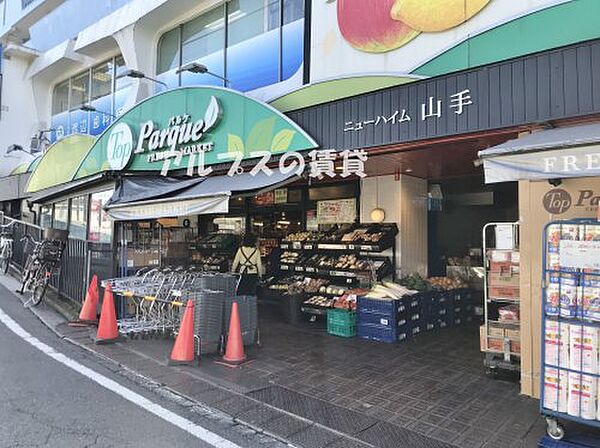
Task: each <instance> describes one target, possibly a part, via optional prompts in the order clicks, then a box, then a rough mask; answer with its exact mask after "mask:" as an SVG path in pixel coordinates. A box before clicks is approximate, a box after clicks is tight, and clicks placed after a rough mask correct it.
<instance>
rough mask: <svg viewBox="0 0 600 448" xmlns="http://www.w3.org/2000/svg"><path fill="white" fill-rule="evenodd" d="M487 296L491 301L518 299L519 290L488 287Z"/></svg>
mask: <svg viewBox="0 0 600 448" xmlns="http://www.w3.org/2000/svg"><path fill="white" fill-rule="evenodd" d="M488 296H489V297H490V298H491V299H518V298H519V288H510V287H499V286H493V287H492V286H490V288H489V290H488Z"/></svg>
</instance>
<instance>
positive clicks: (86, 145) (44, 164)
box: [27, 134, 96, 193]
mask: <svg viewBox="0 0 600 448" xmlns="http://www.w3.org/2000/svg"><path fill="white" fill-rule="evenodd" d="M95 141H96V138H95V137H91V136H89V135H82V134H74V135H70V136H68V137H65V138H64V139H62V140H59V141H58V142H56V143H55V144H53V145H52V146H50V147H49V148H48V149H47V150H46V152H45V153H44V155H43V156H42V157H41V158H40V159H39V162H36V166H35V167H34V169H33V172H32V173H31V177H30V178H29V183H28V184H27V192H28V193H35V192H36V191H40V190H44V189H46V188H51V187H55V186H57V185H61V184H64V183H67V182H70V181H71V180H72V179H73V176H74V175H75V173H76V172H77V169H78V168H79V166H80V165H81V162H82V161H83V159H84V158H85V156H86V155H87V154H88V152H89V150H90V148H91V147H92V146H93V144H94V142H95Z"/></svg>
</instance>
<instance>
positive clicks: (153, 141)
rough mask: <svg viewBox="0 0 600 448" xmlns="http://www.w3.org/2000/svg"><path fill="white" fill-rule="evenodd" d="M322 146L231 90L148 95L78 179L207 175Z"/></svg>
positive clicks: (101, 141) (108, 135)
mask: <svg viewBox="0 0 600 448" xmlns="http://www.w3.org/2000/svg"><path fill="white" fill-rule="evenodd" d="M317 146H318V145H317V143H316V142H315V141H314V140H313V139H312V138H311V137H310V136H309V135H308V134H307V133H306V132H304V130H302V129H301V128H300V127H299V126H298V125H296V124H295V123H294V122H293V121H292V120H290V119H289V118H288V117H286V116H285V115H283V114H281V113H280V112H278V111H277V110H275V109H273V108H272V107H270V106H269V105H267V104H264V103H261V102H259V101H256V100H254V99H252V98H250V97H248V96H246V95H243V94H241V93H239V92H236V91H233V90H229V89H223V88H216V87H184V88H180V89H173V90H169V91H167V92H164V93H160V94H158V95H155V96H153V97H150V98H148V99H146V100H144V101H142V102H140V103H139V104H138V105H136V106H135V107H133V108H132V109H130V110H129V111H127V112H126V113H125V114H123V115H122V116H120V117H119V119H118V120H116V121H115V122H114V123H113V124H112V125H111V126H110V127H109V128H108V129H107V130H106V131H105V132H104V133H103V134H102V135H101V136H100V137H99V138H98V140H97V142H96V144H94V146H93V147H92V148H91V149H90V150H89V152H88V154H87V156H86V157H85V159H84V160H83V162H82V163H81V165H80V166H79V169H78V171H77V173H76V174H75V176H74V178H73V179H74V180H75V179H80V178H83V177H86V176H90V175H93V174H96V173H98V172H101V171H113V172H159V173H161V174H163V175H167V174H168V173H170V172H173V171H175V170H180V171H182V170H183V171H185V172H186V173H187V174H188V175H189V176H197V175H199V176H205V175H206V172H207V171H210V165H215V164H219V163H227V162H231V161H232V159H233V158H234V157H235V156H237V155H238V154H241V155H242V156H243V157H242V158H243V159H252V158H260V157H262V155H264V153H268V154H273V155H276V154H282V153H285V152H288V151H302V150H307V149H314V148H316V147H317ZM206 167H208V168H206Z"/></svg>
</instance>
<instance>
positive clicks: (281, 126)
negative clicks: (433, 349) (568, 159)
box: [32, 42, 600, 395]
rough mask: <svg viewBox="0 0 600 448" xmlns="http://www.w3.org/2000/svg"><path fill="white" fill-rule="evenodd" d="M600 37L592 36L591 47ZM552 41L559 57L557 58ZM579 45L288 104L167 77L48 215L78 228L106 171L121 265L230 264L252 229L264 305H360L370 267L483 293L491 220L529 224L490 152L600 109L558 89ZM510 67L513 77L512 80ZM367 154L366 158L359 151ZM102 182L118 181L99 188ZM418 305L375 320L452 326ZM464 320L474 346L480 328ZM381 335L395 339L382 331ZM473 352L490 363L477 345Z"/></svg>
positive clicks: (86, 158) (104, 142)
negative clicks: (493, 177) (84, 200)
mask: <svg viewBox="0 0 600 448" xmlns="http://www.w3.org/2000/svg"><path fill="white" fill-rule="evenodd" d="M598 45H599V44H598V43H597V42H596V43H594V42H592V43H589V44H581V45H580V46H583V47H585V48H587V50H588V51H593V50H594V49H596V48H597V47H598ZM594 51H595V50H594ZM550 54H551V55H552V58H553V61H554V65H553V67H552V68H551V67H549V66H548V64H546V63H545V61H547V59H548V57H549V56H550ZM567 54H568V55H570V54H571V53H570V50H569V49H568V48H566V49H562V50H555V51H553V52H548V53H547V54H546V53H541V54H539V55H533V56H528V57H524V58H519V59H515V60H512V61H508V62H503V63H498V64H492V65H489V66H486V67H483V68H480V69H474V70H469V71H465V72H462V73H459V74H453V75H447V76H442V77H438V78H434V79H430V80H423V81H419V82H415V83H412V84H409V85H404V86H398V87H392V88H388V89H384V90H379V91H375V92H371V93H368V94H364V95H359V96H356V97H353V98H349V99H342V100H338V101H335V102H332V103H326V104H322V105H315V106H311V107H308V108H305V109H302V110H297V111H293V112H290V113H288V114H287V116H284V115H282V114H280V113H278V112H276V111H275V110H274V109H272V108H270V107H268V106H266V105H264V104H261V103H258V102H256V101H254V100H252V99H250V98H248V97H246V96H243V95H240V94H237V93H235V92H232V91H228V90H224V89H210V88H188V89H178V90H172V91H169V92H166V93H163V94H160V95H156V96H154V97H152V98H149V99H147V100H146V101H143V102H142V103H140V104H139V105H137V106H136V107H134V108H133V109H131V110H130V111H129V112H127V113H126V114H125V115H123V116H122V117H121V118H120V119H119V120H117V121H116V122H115V123H114V124H113V125H112V126H111V127H110V128H109V129H108V130H107V131H106V132H105V133H104V134H102V135H101V136H100V137H99V138H98V140H97V141H96V142H95V143H93V144H92V145H91V146H88V147H87V148H85V150H83V151H82V152H81V154H82V156H81V158H80V160H79V162H78V163H77V164H76V166H75V167H74V168H73V170H72V171H70V172H69V174H68V176H69V179H68V182H69V183H68V185H71V186H75V185H76V186H77V190H74V191H70V192H67V191H63V193H62V195H63V196H60V194H61V193H60V192H59V193H56V194H54V195H52V196H47V195H46V196H44V195H43V194H40V195H38V198H37V199H36V200H37V202H38V203H41V204H43V206H42V209H41V210H40V211H41V214H40V217H41V218H42V219H45V220H46V221H44V222H45V223H46V225H56V223H59V224H60V225H63V224H64V225H67V226H69V225H71V224H69V219H70V218H64V219H63V217H65V216H68V215H69V213H68V212H67V214H65V213H64V210H65V209H66V210H69V207H70V208H71V211H72V208H73V207H72V205H73V204H74V199H75V198H77V197H80V196H81V195H82V194H83V193H82V192H85V191H86V188H87V187H86V183H87V182H88V181H89V180H93V182H94V189H95V190H94V193H93V194H94V195H95V196H94V199H95V202H94V204H95V205H94V206H93V207H94V210H91V206H89V207H90V212H91V213H93V216H94V219H93V220H92V221H93V222H92V221H90V222H89V227H90V228H91V226H92V225H93V226H94V229H95V233H97V234H99V235H109V236H108V238H109V241H110V244H111V245H112V247H113V250H114V251H115V253H116V254H118V256H117V257H116V258H117V260H116V261H117V263H116V264H117V265H118V266H119V268H118V270H117V271H116V272H115V273H118V274H119V275H125V274H131V273H132V272H134V271H135V270H138V269H140V268H142V267H147V266H151V267H152V266H157V265H180V264H187V263H190V262H192V263H193V264H195V265H197V266H204V267H205V268H206V269H209V270H213V271H227V270H228V269H229V263H230V261H231V258H232V255H233V251H234V250H235V248H236V247H237V244H238V242H239V235H240V234H241V233H243V232H244V231H247V230H252V231H253V232H255V233H257V234H258V235H259V237H260V250H261V253H262V255H264V257H265V258H264V259H265V264H266V265H267V267H268V269H269V271H268V276H267V278H268V281H267V282H266V284H265V288H264V289H265V296H266V297H265V298H266V301H270V302H272V303H273V302H275V303H277V301H279V303H281V296H282V295H283V294H282V292H286V291H287V292H289V291H290V289H291V290H292V291H296V292H299V294H298V297H299V298H298V299H295V300H288V301H287V302H288V303H287V304H286V305H285V306H284V309H285V312H284V314H283V316H281V317H280V319H281V320H282V321H293V320H301V321H302V322H303V323H306V321H308V324H309V325H310V324H311V320H317V321H319V320H321V319H323V317H320V316H319V314H320V315H323V314H325V313H323V312H322V310H320V311H321V312H320V313H314V309H317V310H319V307H321V308H323V307H325V308H327V307H331V306H332V305H333V306H334V302H337V301H338V300H339V302H338V303H340V304H341V305H340V306H342V307H345V308H352V307H353V306H354V302H353V300H349V301H348V300H347V299H352V298H351V297H349V296H348V295H347V294H346V293H347V292H348V291H349V290H350V291H352V290H355V291H352V292H355V293H356V295H360V294H366V293H368V292H369V290H370V287H371V286H372V285H373V284H374V281H375V280H382V279H384V278H385V279H390V280H393V277H394V276H396V279H397V280H399V279H400V278H401V277H402V276H406V275H411V277H412V278H411V280H410V282H411V283H408V285H409V286H408V288H409V289H414V288H416V287H418V286H419V285H418V284H415V282H418V278H417V277H416V276H413V275H412V274H416V273H418V274H420V275H421V276H423V277H425V276H427V275H428V274H429V275H433V276H436V277H442V278H438V279H436V280H434V284H435V283H436V282H437V284H438V285H439V286H445V287H446V288H451V289H452V288H456V287H464V286H469V287H470V288H471V289H473V288H475V289H477V288H479V289H481V288H482V287H483V285H482V284H481V280H477V278H478V277H477V274H476V272H477V269H475V268H480V267H482V264H483V261H482V256H483V254H482V253H481V239H480V235H481V229H482V226H483V224H485V223H486V222H490V221H516V220H517V219H518V217H519V201H521V202H522V201H523V200H524V197H525V196H524V193H523V189H522V188H520V191H519V192H517V188H518V187H517V184H516V183H515V182H512V183H511V182H509V183H508V184H498V185H497V186H491V187H488V186H485V182H484V179H483V170H482V168H481V164H480V162H478V152H479V151H481V150H483V149H485V148H488V147H493V146H496V145H498V144H501V143H502V142H504V141H507V140H510V139H514V138H517V137H518V136H519V135H522V134H523V133H530V132H532V131H536V130H539V129H542V128H544V127H547V126H548V123H552V124H553V125H562V124H563V123H566V122H572V121H578V120H583V119H589V118H590V117H591V118H593V117H594V116H597V114H598V113H600V109H598V107H596V106H595V105H594V104H593V103H590V102H587V101H584V100H583V98H580V99H573V98H570V97H567V96H566V95H556V94H555V93H553V91H552V90H551V89H550V87H549V86H548V85H547V83H546V80H547V79H548V77H550V76H551V75H550V73H551V72H552V71H556V70H562V71H563V72H565V79H564V83H563V85H564V86H565V89H569V88H570V86H571V85H572V84H573V83H576V82H577V79H579V78H581V77H586V76H588V77H590V76H591V75H590V73H591V72H593V71H594V67H588V66H585V65H584V64H582V65H581V66H582V67H588V68H589V70H588V71H589V73H588V72H586V71H584V69H581V70H580V71H579V72H578V73H576V76H575V77H574V78H571V77H570V76H571V72H568V71H566V68H565V67H566V66H567V65H568V64H567V60H566V58H567V56H566V55H567ZM519 68H520V69H519ZM507 72H511V73H513V74H514V75H513V76H511V77H506V76H504V74H505V73H507ZM533 73H535V76H534V75H533ZM567 100H568V101H567ZM573 101H574V103H573ZM316 148H320V149H321V150H327V149H328V148H331V149H335V151H336V152H337V155H336V156H335V157H333V158H334V159H335V160H332V153H328V156H329V159H327V154H323V153H321V156H323V155H325V158H324V159H323V158H318V157H317V155H313V156H311V155H310V151H312V150H313V149H316ZM346 150H348V151H349V153H347V154H350V153H352V154H353V155H354V156H353V157H354V160H355V162H353V163H354V164H353V165H352V166H354V167H355V168H357V167H359V168H361V169H363V168H364V174H365V175H366V176H365V177H361V176H358V175H357V174H358V171H359V170H356V172H355V173H354V174H352V175H350V176H345V177H342V174H345V168H348V165H346V167H344V163H346V164H347V163H348V162H347V160H346V161H345V160H344V157H343V156H342V155H341V154H340V153H343V151H346ZM360 150H364V153H360V154H359V153H356V152H355V151H360ZM255 152H261V154H258V155H257V154H252V153H255ZM265 153H266V154H265ZM295 153H299V154H301V155H303V156H304V157H300V158H295V157H293V156H292V154H295ZM267 154H268V155H269V160H268V162H267V160H266V155H267ZM365 156H366V160H364V158H365ZM348 157H349V156H348ZM361 159H362V160H361ZM357 161H358V162H362V163H358V162H357ZM303 164H304V168H305V171H306V174H309V173H310V171H311V169H312V168H313V167H315V166H318V167H319V169H320V170H321V171H322V172H321V174H322V178H321V179H319V178H318V177H311V176H310V175H306V174H305V175H304V176H302V174H303V172H302V170H300V167H301V165H303ZM363 165H364V166H363ZM257 167H262V168H257ZM265 167H267V168H268V170H266V169H265ZM290 167H294V169H290ZM296 168H298V169H296ZM241 170H243V171H244V173H241ZM64 171H65V170H63V172H64ZM250 171H254V175H253V174H252V173H251V172H250ZM268 171H270V175H269V174H267V172H268ZM229 174H232V176H230V175H229ZM34 176H35V173H33V174H32V177H34ZM102 182H104V184H102ZM98 183H100V184H101V185H98ZM102 185H105V186H106V189H105V190H106V191H104V190H103V191H102V192H100V191H98V190H99V189H101V186H102ZM44 187H48V185H47V184H44ZM43 191H44V190H42V192H43ZM100 193H102V194H103V196H102V198H99V196H98V195H99V194H100ZM65 199H66V200H70V201H71V202H70V204H71V206H69V205H65V204H68V203H64V200H65ZM57 204H58V206H57ZM111 216H112V220H111ZM465 217H466V219H465ZM63 221H64V222H63ZM72 221H73V220H72V219H70V222H71V223H72ZM65 222H66V223H67V224H65ZM112 222H116V223H117V225H116V226H114V225H113V224H112ZM456 229H460V232H457V230H456ZM83 234H84V235H85V231H84V232H83ZM88 235H89V233H88ZM84 237H85V236H84ZM103 238H104V236H103ZM522 239H523V241H525V238H522ZM125 249H126V250H125ZM452 268H455V269H452ZM453 270H454V271H459V272H464V271H468V274H467V275H466V276H459V277H461V278H460V280H456V282H455V283H454V280H449V279H447V278H444V277H445V276H446V275H448V274H450V272H451V271H453ZM456 277H457V276H455V278H456ZM420 286H423V285H420ZM521 287H522V288H523V286H521ZM387 288H390V286H389V285H388V286H387ZM391 288H392V289H391V290H390V289H388V290H387V291H384V292H382V291H380V292H379V295H382V294H383V295H388V297H393V296H396V295H398V294H399V295H402V294H403V292H405V290H406V288H407V286H398V285H396V286H391ZM394 288H396V290H394ZM402 288H404V289H402ZM298 290H299V291H298ZM479 294H480V293H478V294H474V295H473V294H472V297H475V298H476V302H477V301H478V303H474V304H470V305H469V307H468V309H467V311H466V312H467V313H468V314H461V316H460V317H458V318H457V319H458V320H460V321H461V322H462V323H464V322H463V321H467V320H471V321H477V320H478V319H480V318H481V317H480V314H481V313H480V311H477V310H476V308H477V306H479V307H480V306H481V299H480V295H479ZM288 295H292V296H293V295H296V294H288ZM374 295H375V296H377V295H378V293H377V292H375V294H374ZM336 299H337V300H336ZM286 300H287V299H286ZM307 301H309V302H310V303H306V302H307ZM419 306H422V304H420V305H419ZM532 306H533V305H532ZM303 308H304V310H303ZM309 308H311V309H310V310H309ZM434 308H435V307H434ZM444 309H445V312H448V310H449V308H448V307H446V308H444ZM438 310H439V307H438V308H436V312H437V311H438ZM306 311H308V312H306ZM464 312H465V311H464V310H461V311H460V313H464ZM450 313H452V311H450ZM413 315H415V320H416V321H417V322H416V323H415V322H410V323H409V322H406V327H405V329H404V330H398V331H396V332H394V331H391V332H388V333H385V332H386V331H387V330H389V328H388V329H383V328H378V330H382V332H383V333H384V334H387V335H388V336H389V337H391V338H392V339H394V340H395V339H398V338H399V336H403V337H404V336H405V337H410V335H411V334H414V333H420V332H426V331H427V330H428V329H436V325H437V329H440V330H442V331H443V328H445V327H446V326H449V323H450V322H451V320H450V317H441V318H440V317H437V316H436V318H435V319H431V318H430V316H428V317H427V318H425V317H424V316H423V313H422V312H415V313H412V314H411V315H410V316H409V319H405V317H402V318H401V319H400V321H403V320H412V317H413ZM416 315H418V317H417V316H416ZM442 316H443V315H442ZM536 319H537V316H536V315H535V314H534V313H531V314H527V313H526V312H524V313H523V315H522V316H521V330H522V332H523V336H521V337H520V341H519V342H520V346H521V350H522V355H523V362H522V365H523V368H526V366H531V367H527V369H534V366H535V355H534V354H532V353H534V352H535V350H534V347H536V346H537V345H536V344H537V343H536V341H535V340H534V339H533V338H532V337H531V334H532V332H535V327H536V325H539V322H538V321H536ZM454 322H456V320H454ZM536 322H538V323H536ZM382 325H383V324H382ZM388 325H389V322H388ZM383 326H384V327H385V326H386V325H383ZM415 328H417V329H418V330H415ZM475 330H476V329H475ZM468 331H469V332H470V333H469V336H468V338H469V340H471V341H475V342H476V343H477V344H478V335H477V332H476V331H475V332H473V331H472V329H470V330H468ZM398 333H399V334H398ZM443 334H444V333H440V335H443ZM526 335H529V336H526ZM440 337H441V338H443V336H440ZM376 338H379V340H381V339H383V338H382V337H381V333H377V334H376ZM470 356H471V357H472V359H474V360H475V361H476V362H480V358H479V359H476V358H477V357H478V356H479V354H478V353H475V354H473V353H471V355H470ZM525 358H527V360H526V359H525ZM529 375H532V373H531V371H529V372H528V371H524V372H523V377H524V378H528V376H529ZM533 383H534V381H533V380H531V381H525V382H523V384H522V391H523V392H524V393H526V394H529V395H535V394H536V392H535V389H534V386H533Z"/></svg>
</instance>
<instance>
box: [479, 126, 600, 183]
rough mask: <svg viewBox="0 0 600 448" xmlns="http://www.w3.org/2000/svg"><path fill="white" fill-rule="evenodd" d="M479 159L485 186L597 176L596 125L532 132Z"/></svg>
mask: <svg viewBox="0 0 600 448" xmlns="http://www.w3.org/2000/svg"><path fill="white" fill-rule="evenodd" d="M479 157H480V158H481V159H482V160H483V167H484V171H485V181H486V183H488V184H491V183H497V182H511V181H518V180H545V179H561V178H568V177H591V176H600V123H593V124H586V125H579V126H569V127H563V128H556V129H549V130H545V131H538V132H534V133H532V134H529V135H527V136H525V137H522V138H519V139H515V140H510V141H508V142H506V143H503V144H501V145H498V146H494V147H492V148H488V149H486V150H484V151H480V152H479Z"/></svg>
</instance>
